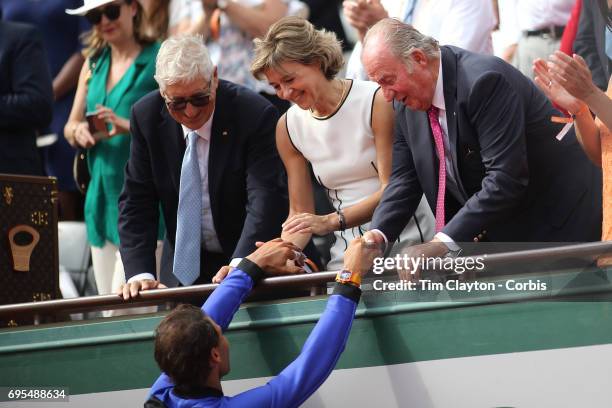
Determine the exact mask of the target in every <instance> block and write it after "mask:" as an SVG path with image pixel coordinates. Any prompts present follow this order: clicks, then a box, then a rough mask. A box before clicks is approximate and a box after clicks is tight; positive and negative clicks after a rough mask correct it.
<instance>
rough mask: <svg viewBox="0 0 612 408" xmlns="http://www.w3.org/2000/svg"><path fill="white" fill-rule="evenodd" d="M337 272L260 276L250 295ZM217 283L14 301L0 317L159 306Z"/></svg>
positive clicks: (0, 309) (204, 292) (199, 294)
mask: <svg viewBox="0 0 612 408" xmlns="http://www.w3.org/2000/svg"><path fill="white" fill-rule="evenodd" d="M335 277H336V272H319V273H310V274H304V275H288V276H276V277H271V278H266V279H262V280H261V281H260V282H259V283H258V284H257V287H255V289H254V290H253V292H252V296H257V295H261V294H265V293H269V292H270V291H271V290H275V289H279V288H285V289H286V288H308V287H311V286H317V285H321V284H324V283H326V282H331V281H333V280H334V278H335ZM217 286H219V285H218V284H206V285H194V286H186V287H181V288H171V289H152V290H147V291H143V292H140V293H139V294H138V297H137V298H135V299H130V300H128V301H124V300H123V298H122V297H120V296H118V295H115V294H111V295H98V296H87V297H79V298H72V299H60V300H46V301H41V302H29V303H16V304H12V305H4V306H0V318H2V317H5V318H6V317H13V316H17V315H48V314H53V313H57V312H70V313H74V312H79V311H92V310H105V309H120V308H129V307H135V306H146V305H158V304H163V303H164V302H168V301H176V300H185V299H190V298H199V299H204V298H205V297H207V296H208V295H210V294H211V293H212V292H213V291H214V290H215V289H216V288H217Z"/></svg>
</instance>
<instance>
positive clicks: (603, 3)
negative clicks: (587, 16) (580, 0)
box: [597, 0, 612, 31]
mask: <svg viewBox="0 0 612 408" xmlns="http://www.w3.org/2000/svg"><path fill="white" fill-rule="evenodd" d="M597 3H598V4H599V11H600V12H601V15H602V16H603V19H604V21H605V22H606V26H607V29H608V30H610V31H612V12H610V7H608V0H598V1H597Z"/></svg>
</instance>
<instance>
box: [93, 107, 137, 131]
mask: <svg viewBox="0 0 612 408" xmlns="http://www.w3.org/2000/svg"><path fill="white" fill-rule="evenodd" d="M96 108H97V110H98V118H99V119H103V120H104V121H105V122H108V123H110V124H111V129H110V130H109V131H108V136H109V137H113V136H116V135H119V134H122V133H129V132H130V121H129V119H125V118H122V117H120V116H117V114H115V112H113V110H112V109H111V108H107V107H106V106H102V105H96Z"/></svg>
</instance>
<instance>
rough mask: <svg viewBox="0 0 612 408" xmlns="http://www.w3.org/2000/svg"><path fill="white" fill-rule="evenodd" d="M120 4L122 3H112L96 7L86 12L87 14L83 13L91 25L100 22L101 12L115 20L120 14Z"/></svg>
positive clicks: (129, 1)
mask: <svg viewBox="0 0 612 408" xmlns="http://www.w3.org/2000/svg"><path fill="white" fill-rule="evenodd" d="M131 2H132V0H126V1H125V4H130V3H131ZM121 6H122V4H117V3H113V4H110V5H108V6H106V7H98V8H95V9H93V10H91V11H89V12H87V14H85V18H86V19H87V21H89V22H90V23H91V25H97V24H100V21H102V15H103V14H104V15H105V16H106V18H107V19H108V20H110V21H115V20H116V19H118V18H119V16H120V15H121Z"/></svg>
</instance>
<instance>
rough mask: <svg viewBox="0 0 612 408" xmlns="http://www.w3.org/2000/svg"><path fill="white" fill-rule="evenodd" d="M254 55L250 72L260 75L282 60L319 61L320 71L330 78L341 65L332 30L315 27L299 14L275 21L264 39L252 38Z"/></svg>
mask: <svg viewBox="0 0 612 408" xmlns="http://www.w3.org/2000/svg"><path fill="white" fill-rule="evenodd" d="M253 42H254V43H255V57H254V59H253V62H252V63H251V73H252V74H253V76H255V77H256V78H259V79H262V78H263V75H264V72H265V71H266V70H268V69H270V68H272V69H275V68H278V66H279V65H280V64H282V63H284V62H297V63H300V64H303V65H312V64H318V65H319V67H320V68H321V71H322V72H323V75H325V77H326V78H327V79H329V80H331V79H333V78H334V77H335V76H336V74H338V72H339V71H340V69H341V68H342V66H343V65H344V57H343V56H342V46H341V44H340V41H338V39H337V38H336V35H335V34H334V33H331V32H328V31H325V30H317V29H315V28H314V26H313V25H312V24H310V23H309V22H308V21H306V20H304V19H303V18H300V17H284V18H282V19H280V20H278V21H277V22H276V23H274V24H273V25H272V26H271V27H270V29H269V30H268V32H267V33H266V36H265V37H264V38H263V39H255V40H253Z"/></svg>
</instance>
